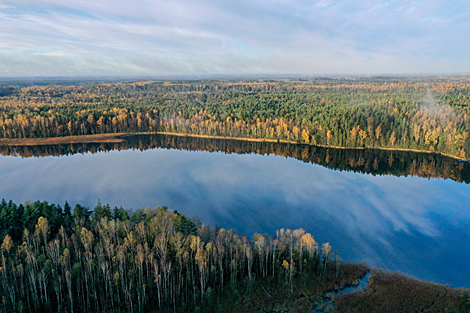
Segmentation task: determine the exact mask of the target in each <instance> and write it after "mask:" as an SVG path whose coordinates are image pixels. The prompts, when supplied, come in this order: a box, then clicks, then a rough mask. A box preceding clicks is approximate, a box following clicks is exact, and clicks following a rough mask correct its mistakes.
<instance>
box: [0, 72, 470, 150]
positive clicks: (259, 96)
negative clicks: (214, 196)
mask: <svg viewBox="0 0 470 313" xmlns="http://www.w3.org/2000/svg"><path fill="white" fill-rule="evenodd" d="M469 96H470V79H469V78H466V77H463V78H448V77H444V78H432V77H430V78H419V77H418V78H413V77H402V78H400V77H372V78H370V77H360V78H335V79H333V78H311V79H276V80H266V79H257V80H255V79H253V80H174V81H129V82H113V83H85V84H71V85H64V84H60V85H59V84H54V85H34V86H25V84H24V83H23V84H19V83H16V84H14V83H10V84H4V86H3V87H2V88H1V90H0V138H44V137H57V136H71V135H90V134H102V133H139V132H176V133H186V134H199V135H205V136H228V137H244V138H263V139H270V140H279V141H289V142H297V143H306V144H312V145H323V146H340V147H375V148H394V149H414V150H423V151H435V152H439V153H443V154H449V155H452V156H456V157H460V158H467V157H468V155H467V153H468V151H470V150H469V149H470V139H469V136H468V134H469V131H470V129H469V126H470V120H469V110H470V109H469V103H470V100H469Z"/></svg>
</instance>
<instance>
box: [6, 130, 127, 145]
mask: <svg viewBox="0 0 470 313" xmlns="http://www.w3.org/2000/svg"><path fill="white" fill-rule="evenodd" d="M124 135H126V134H125V133H112V134H98V135H85V136H68V137H50V138H12V139H10V138H1V139H0V146H41V145H58V144H71V143H91V142H93V143H100V142H122V141H123V139H122V138H119V137H120V136H124Z"/></svg>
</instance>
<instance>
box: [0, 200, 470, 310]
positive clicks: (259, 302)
mask: <svg viewBox="0 0 470 313" xmlns="http://www.w3.org/2000/svg"><path fill="white" fill-rule="evenodd" d="M0 242H1V245H0V256H1V264H0V296H1V298H0V300H1V301H0V312H312V311H313V309H315V308H318V309H319V310H322V307H321V306H319V305H318V304H321V303H322V302H323V300H322V299H324V298H325V294H326V293H327V292H331V291H333V290H338V289H343V288H344V287H346V286H351V285H355V284H358V282H359V279H360V278H361V277H363V276H364V275H366V273H367V272H368V271H369V270H370V269H369V267H368V266H366V265H364V264H348V263H343V262H340V260H339V257H338V256H337V255H336V253H333V251H332V247H331V246H330V244H329V243H323V244H319V243H317V242H316V241H315V239H314V237H313V236H312V235H311V234H309V233H306V232H305V231H304V230H303V229H296V230H289V229H281V230H279V231H277V232H276V234H274V235H266V234H264V235H263V234H258V233H255V234H254V235H253V236H252V238H251V239H248V238H247V237H245V236H243V235H240V234H237V233H236V232H234V231H232V230H225V229H223V228H219V227H208V226H204V225H203V224H202V223H201V222H200V221H199V220H198V219H197V218H194V219H192V220H191V219H189V218H188V217H186V216H185V215H184V214H180V213H178V212H176V211H173V210H170V209H167V208H165V207H162V208H160V207H156V208H155V209H150V208H146V209H139V210H137V211H134V212H130V211H127V210H124V209H123V208H117V207H116V208H114V209H111V208H110V206H109V205H103V204H101V203H100V202H98V205H97V206H96V207H95V208H94V210H90V209H88V208H86V207H84V206H81V205H78V204H77V205H76V206H75V208H74V209H73V211H72V208H71V206H70V205H69V204H68V203H67V202H66V203H65V205H64V207H63V208H61V206H59V205H55V204H49V203H47V202H40V201H35V202H28V203H25V204H20V205H17V204H15V203H13V202H12V201H9V202H7V201H5V200H3V201H2V202H0ZM369 284H372V287H370V288H367V290H366V292H365V293H364V292H363V293H353V294H352V295H349V296H348V297H341V298H336V297H334V300H335V302H336V310H337V312H393V311H394V310H395V311H396V309H399V311H413V312H414V311H425V312H428V311H429V312H469V310H470V301H469V295H470V293H469V291H468V290H465V289H461V290H457V289H452V288H450V287H446V286H442V285H437V284H430V283H424V282H419V281H417V280H413V279H411V278H407V277H405V276H403V275H399V274H392V275H390V274H387V273H384V272H383V271H378V270H375V269H374V270H372V275H371V278H370V279H369ZM403 308H404V310H403ZM320 312H321V311H320Z"/></svg>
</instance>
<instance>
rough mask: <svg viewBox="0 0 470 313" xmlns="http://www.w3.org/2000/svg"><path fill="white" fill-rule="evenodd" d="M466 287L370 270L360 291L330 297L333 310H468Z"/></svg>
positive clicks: (349, 311)
mask: <svg viewBox="0 0 470 313" xmlns="http://www.w3.org/2000/svg"><path fill="white" fill-rule="evenodd" d="M469 297H470V290H468V289H454V288H451V287H448V286H445V285H440V284H436V283H430V282H424V281H421V280H418V279H415V278H412V277H409V276H406V275H403V274H400V273H391V272H388V271H385V270H380V269H373V270H372V274H371V276H370V278H369V284H368V286H367V287H366V289H365V291H364V292H353V293H351V294H344V295H342V296H341V297H336V296H335V298H334V302H335V309H336V312H343V313H355V312H358V313H359V312H361V313H362V312H384V313H387V312H390V313H392V312H440V313H445V312H449V313H451V312H453V313H454V312H470V301H469Z"/></svg>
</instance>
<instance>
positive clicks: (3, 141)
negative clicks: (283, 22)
mask: <svg viewBox="0 0 470 313" xmlns="http://www.w3.org/2000/svg"><path fill="white" fill-rule="evenodd" d="M132 135H170V136H179V137H195V138H206V139H222V140H239V141H248V142H271V143H290V144H296V145H309V146H316V147H322V148H332V149H344V150H366V149H376V150H387V151H404V152H416V153H428V154H433V153H434V154H440V155H442V156H446V157H449V158H452V159H456V160H460V161H467V159H464V158H461V157H458V156H456V155H450V154H446V153H442V152H438V151H427V150H418V149H406V148H386V147H365V148H364V147H341V146H328V145H320V144H316V145H315V144H306V143H300V142H296V141H289V140H277V139H267V138H247V137H229V136H214V135H199V134H186V133H175V132H138V133H106V134H96V135H80V136H67V137H48V138H11V139H10V138H0V146H41V145H54V144H73V143H101V142H103V143H113V142H114V143H120V142H123V141H124V139H123V138H119V137H125V136H132Z"/></svg>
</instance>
